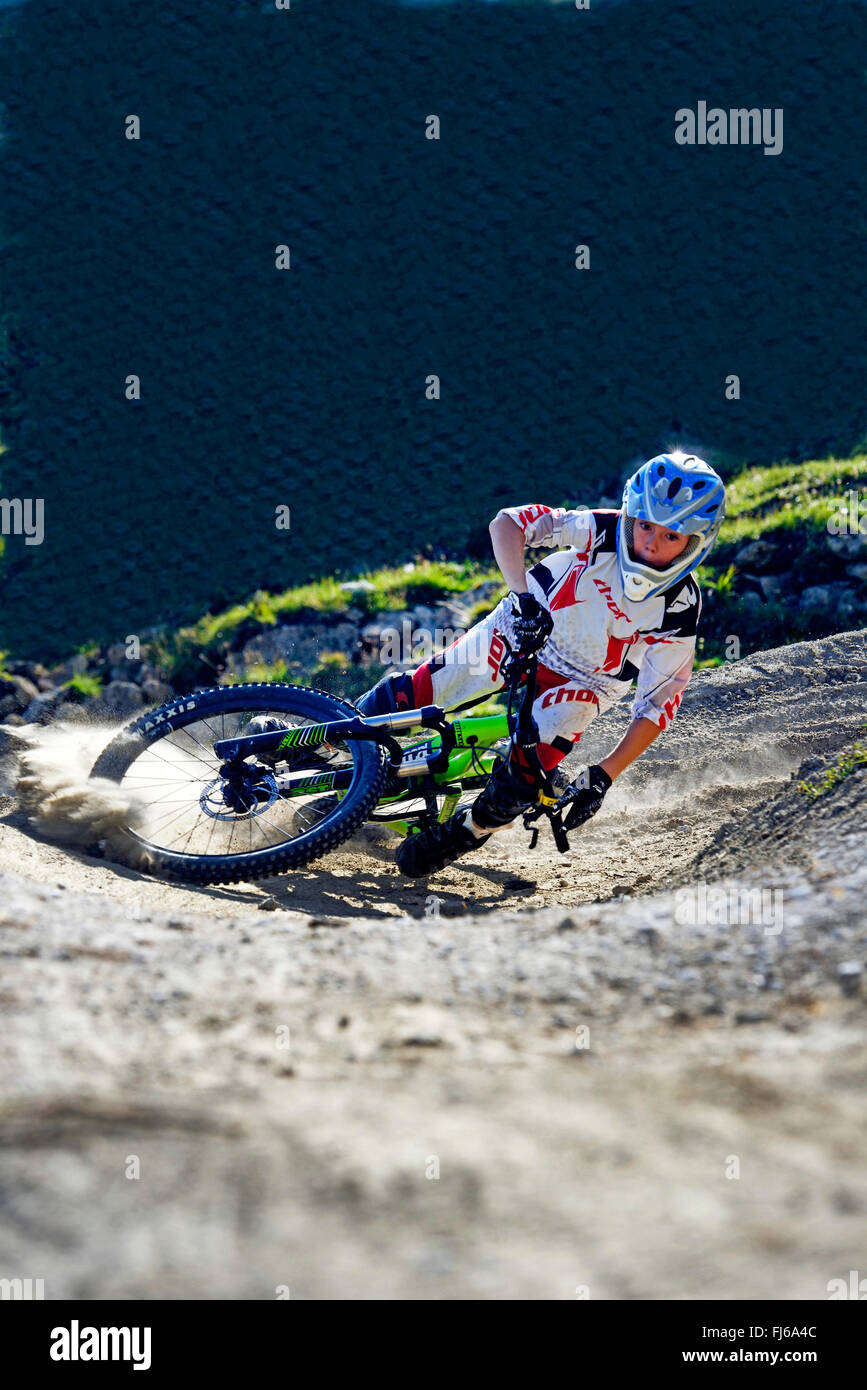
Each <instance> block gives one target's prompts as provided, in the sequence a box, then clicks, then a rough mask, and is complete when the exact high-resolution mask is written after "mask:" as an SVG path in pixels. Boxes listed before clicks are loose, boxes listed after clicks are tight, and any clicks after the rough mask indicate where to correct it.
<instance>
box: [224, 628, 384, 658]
mask: <svg viewBox="0 0 867 1390" xmlns="http://www.w3.org/2000/svg"><path fill="white" fill-rule="evenodd" d="M358 638H359V634H358V628H357V627H356V625H355V623H349V622H339V623H330V624H328V623H315V624H310V623H306V624H304V625H303V626H302V625H301V624H300V623H299V624H286V625H285V626H280V627H272V628H268V629H267V631H265V632H260V633H257V635H256V636H255V637H252V638H251V639H250V641H249V642H248V643H247V644H246V646H245V647H244V649H243V651H242V652H241V664H242V665H243V666H249V665H252V664H253V663H260V662H264V663H265V664H266V665H268V666H273V665H278V664H279V663H280V662H285V663H286V664H287V665H288V666H290V667H294V668H309V667H311V666H315V665H316V662H317V661H318V659H319V656H320V655H321V653H322V652H334V651H339V652H341V653H342V654H343V655H344V656H346V657H347V658H348V657H349V656H351V654H352V652H353V651H354V650H355V648H356V646H357V645H358ZM233 664H234V663H233Z"/></svg>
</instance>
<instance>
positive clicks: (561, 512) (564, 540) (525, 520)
mask: <svg viewBox="0 0 867 1390" xmlns="http://www.w3.org/2000/svg"><path fill="white" fill-rule="evenodd" d="M501 516H507V517H509V518H510V519H511V520H512V521H514V522H515V523H516V525H518V526H520V528H521V530H522V531H523V532H524V539H525V541H526V543H527V545H539V546H548V547H550V548H552V549H553V548H555V547H561V548H563V547H565V546H567V545H574V546H575V548H576V550H586V549H587V548H588V547H589V545H590V543H591V541H592V539H593V535H594V532H595V522H594V518H593V513H592V512H589V511H577V510H575V511H567V510H566V508H565V507H545V506H543V504H542V503H541V502H527V503H525V504H524V505H522V506H520V507H501V508H500V510H499V511H498V512H497V516H496V517H495V518H494V520H495V521H496V520H497V519H498V518H499V517H501Z"/></svg>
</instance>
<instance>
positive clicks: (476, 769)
mask: <svg viewBox="0 0 867 1390" xmlns="http://www.w3.org/2000/svg"><path fill="white" fill-rule="evenodd" d="M325 727H326V726H325V725H321V726H320V725H316V724H314V725H308V726H307V727H306V728H305V729H304V743H305V744H307V745H308V746H312V747H315V746H316V745H317V744H319V743H321V742H322V739H323V736H322V735H320V729H322V730H324V728H325ZM451 728H452V730H453V732H454V736H455V747H454V748H453V749H452V750H451V752H450V753H449V757H448V762H447V764H446V766H445V767H444V768H442V769H440V771H438V772H433V773H431V772H429V771H428V770H426V769H425V768H424V767H423V766H422V768H421V769H420V770H419V773H418V775H417V776H416V775H412V776H410V777H407V778H405V779H404V784H403V786H401V787H400V789H399V790H398V791H396V792H394V793H393V794H391V795H389V796H383V797H381V798H380V800H379V802H378V805H379V806H383V807H386V806H389V805H391V804H393V803H397V802H400V801H403V800H405V799H406V798H407V794H408V793H409V794H412V792H413V791H414V790H416V789H417V787H418V782H419V781H420V780H422V779H424V780H427V779H428V778H429V777H432V778H433V781H434V783H435V784H436V785H437V786H443V787H446V786H453V785H454V784H455V783H458V784H460V783H461V782H462V781H463V779H464V778H469V777H479V776H482V775H487V774H488V773H489V772H490V771H491V770H492V768H493V766H494V763H495V762H496V756H495V754H494V753H492V752H491V751H490V747H491V745H492V744H494V743H497V742H499V741H500V740H501V739H506V738H508V737H509V732H510V731H509V720H508V716H507V715H506V714H505V713H503V714H489V715H480V716H477V717H476V718H474V719H473V718H470V719H455V720H454V721H451ZM293 732H294V731H293ZM441 749H442V735H441V734H438V733H433V734H431V735H430V737H428V738H424V739H421V740H419V742H418V743H413V744H410V745H409V746H408V747H407V748H405V749H404V757H410V756H413V755H416V756H418V755H419V754H421V753H422V752H427V753H428V754H429V758H428V761H430V762H433V761H434V760H435V759H436V757H437V755H438V754H439V753H440V751H441ZM340 777H341V773H340V771H334V772H329V771H328V770H327V769H323V770H322V771H321V772H315V773H307V774H304V773H303V772H302V773H300V774H299V775H298V776H297V780H296V777H294V776H292V774H291V773H290V775H289V778H288V779H287V783H288V785H286V784H284V785H286V789H285V790H284V792H283V795H284V797H285V798H287V799H290V800H291V799H292V798H293V797H300V796H310V795H313V794H318V793H319V792H328V791H332V790H335V791H337V794H338V796H339V795H341V794H342V793H341V790H340V789H339V788H337V787H335V781H336V780H337V779H339V778H340ZM457 799H458V798H457V795H454V796H447V797H446V801H445V804H444V806H443V809H442V812H441V815H440V819H441V820H442V819H447V818H448V816H449V815H451V812H452V810H453V809H454V806H455V805H456V804H457Z"/></svg>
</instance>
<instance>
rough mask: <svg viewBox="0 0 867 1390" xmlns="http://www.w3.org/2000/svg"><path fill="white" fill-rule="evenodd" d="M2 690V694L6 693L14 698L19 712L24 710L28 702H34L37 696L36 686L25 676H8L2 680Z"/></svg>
mask: <svg viewBox="0 0 867 1390" xmlns="http://www.w3.org/2000/svg"><path fill="white" fill-rule="evenodd" d="M2 689H3V691H4V693H6V692H7V691H8V693H10V694H12V695H14V696H15V699H16V702H17V705H18V708H19V710H25V709H26V708H27V706H28V705H29V704H30V701H31V700H35V699H36V696H37V695H38V694H39V688H38V686H36V685H35V684H34V683H33V681H31V680H28V678H27V677H26V676H9V677H8V679H6V680H4V682H3V686H2Z"/></svg>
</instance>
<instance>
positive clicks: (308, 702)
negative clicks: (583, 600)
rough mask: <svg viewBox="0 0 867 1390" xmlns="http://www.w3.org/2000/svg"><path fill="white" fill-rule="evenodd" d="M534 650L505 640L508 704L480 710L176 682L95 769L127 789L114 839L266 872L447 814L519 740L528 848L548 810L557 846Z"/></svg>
mask: <svg viewBox="0 0 867 1390" xmlns="http://www.w3.org/2000/svg"><path fill="white" fill-rule="evenodd" d="M507 646H508V644H507ZM537 660H538V657H537V655H536V654H534V653H532V652H522V651H517V652H515V651H512V650H511V648H509V651H508V653H507V657H506V659H505V661H504V663H503V667H502V668H501V669H502V671H503V676H504V679H505V682H506V685H505V693H506V695H507V702H508V703H507V708H506V709H505V710H504V711H503V712H502V713H497V714H488V715H478V716H476V717H470V716H468V717H465V718H462V717H456V715H455V713H454V712H453V713H452V714H451V715H448V714H446V713H445V711H444V710H442V709H441V708H440V707H439V706H438V705H426V706H424V707H423V708H422V709H413V710H401V711H399V712H398V713H396V714H380V715H369V716H365V715H363V714H361V713H360V711H359V710H357V709H356V708H355V706H354V705H352V704H351V703H350V702H349V701H348V700H344V699H341V698H339V697H337V696H335V695H332V694H328V693H326V692H325V691H321V690H314V689H311V688H309V687H307V686H301V685H283V684H279V683H276V682H258V683H255V684H243V685H226V686H216V687H213V688H208V689H201V690H197V691H195V692H194V693H192V694H190V695H181V696H179V697H177V698H176V699H174V700H171V701H169V702H168V703H166V704H164V705H160V706H159V707H158V708H156V709H153V710H150V711H149V712H148V713H146V714H143V715H142V716H141V717H140V718H138V719H136V720H135V721H134V722H133V723H131V724H129V725H128V726H127V727H126V728H125V729H124V730H123V731H122V732H120V733H119V734H118V735H117V736H116V737H115V738H114V739H113V740H112V741H111V743H109V744H108V745H107V747H106V748H105V749H104V751H103V752H102V753H101V754H100V756H99V758H98V759H97V761H96V763H95V764H94V766H93V768H92V769H91V773H90V776H91V777H98V778H106V779H108V780H109V781H111V782H113V783H116V784H117V785H118V786H119V787H120V788H121V789H122V791H123V792H124V793H125V794H126V795H127V796H128V797H129V803H130V807H131V811H130V821H129V824H126V825H123V826H122V827H121V829H120V831H119V832H118V836H116V837H115V839H114V842H113V847H114V848H115V849H117V848H118V847H119V848H120V850H121V853H123V850H124V849H127V850H129V851H130V852H131V853H133V852H134V862H135V863H136V864H137V865H138V866H140V867H144V868H146V869H148V870H149V871H151V872H153V873H156V874H159V875H161V876H164V877H169V878H173V879H180V880H186V881H190V882H195V883H234V882H238V881H242V880H250V879H256V878H264V877H269V876H271V875H273V874H279V873H283V872H285V871H286V870H290V869H297V868H300V867H301V866H302V865H305V864H309V863H311V862H312V861H313V860H315V859H318V858H319V857H320V856H322V855H324V854H327V853H329V851H331V850H333V849H336V847H337V846H338V845H339V844H341V843H342V842H343V841H344V840H347V839H348V838H349V837H350V836H351V835H353V834H354V833H355V832H356V831H357V830H358V829H359V828H360V827H361V826H362V825H363V824H364V823H365V822H374V823H383V824H386V825H391V826H392V828H393V829H395V830H397V831H398V833H400V834H413V833H415V832H416V831H417V830H419V829H421V828H423V827H424V826H426V825H428V824H430V823H431V822H432V821H436V820H446V819H448V817H449V816H451V815H452V814H453V813H454V811H455V810H456V809H457V808H458V806H459V805H461V804H462V803H463V802H465V801H467V800H472V799H474V798H475V795H476V794H477V793H478V792H479V791H480V790H481V788H482V787H483V786H484V785H485V782H486V781H487V778H488V776H489V775H490V773H491V771H492V769H493V767H494V765H495V763H496V762H497V760H498V759H501V758H507V757H509V755H510V752H511V749H512V746H513V745H515V744H518V745H520V746H521V747H522V748H523V750H524V752H525V755H526V757H527V759H528V761H529V764H530V767H531V768H532V769H533V772H534V775H535V781H536V792H537V797H538V800H537V801H536V803H535V804H534V805H532V806H531V807H530V808H529V809H528V810H527V811H526V812H525V813H524V823H525V825H526V826H527V828H528V829H532V840H531V847H532V846H533V845H535V842H536V839H537V837H538V826H535V825H534V824H533V823H534V821H536V820H538V819H539V818H540V817H542V816H543V815H544V816H547V817H548V818H549V819H550V822H551V827H552V830H553V833H554V839H555V843H556V844H557V847H558V849H560V850H561V851H562V850H565V849H567V848H568V842H567V840H566V834H565V831H564V830H563V826H562V821H561V813H562V811H563V810H564V809H565V807H566V806H567V805H568V803H569V800H570V799H571V795H572V794H573V789H572V787H571V784H569V782H568V779H567V778H566V776H565V774H564V773H563V772H562V771H559V770H558V771H557V772H554V773H546V772H545V770H544V769H543V768H542V766H541V764H540V763H539V760H538V756H537V754H536V745H537V744H538V742H539V735H538V730H537V728H536V724H535V720H534V719H533V714H532V704H533V700H534V698H535V678H536V665H537ZM521 686H523V695H522V697H521V698H520V700H519V698H518V696H519V691H520V687H521ZM479 698H480V699H487V698H488V697H487V696H481V697H479ZM472 703H474V704H475V703H478V701H473V702H472ZM418 731H427V732H426V733H425V735H424V736H423V737H419V732H418ZM401 740H402V741H401Z"/></svg>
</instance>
